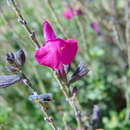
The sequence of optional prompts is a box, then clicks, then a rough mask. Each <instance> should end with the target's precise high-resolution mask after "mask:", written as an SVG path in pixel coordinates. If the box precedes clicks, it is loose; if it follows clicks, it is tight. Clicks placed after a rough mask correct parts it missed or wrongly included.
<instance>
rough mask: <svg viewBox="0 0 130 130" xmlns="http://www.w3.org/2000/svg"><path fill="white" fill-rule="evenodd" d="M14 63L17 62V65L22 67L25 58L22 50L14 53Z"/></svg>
mask: <svg viewBox="0 0 130 130" xmlns="http://www.w3.org/2000/svg"><path fill="white" fill-rule="evenodd" d="M16 61H17V64H19V65H20V66H23V65H24V63H25V61H26V56H25V53H24V51H23V49H20V50H18V51H17V52H16Z"/></svg>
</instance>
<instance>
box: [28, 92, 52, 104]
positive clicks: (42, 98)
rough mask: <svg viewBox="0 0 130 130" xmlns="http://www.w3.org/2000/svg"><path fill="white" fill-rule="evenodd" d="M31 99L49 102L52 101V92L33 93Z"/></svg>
mask: <svg viewBox="0 0 130 130" xmlns="http://www.w3.org/2000/svg"><path fill="white" fill-rule="evenodd" d="M29 100H31V101H32V102H49V101H52V100H53V99H52V94H50V93H46V94H39V95H38V94H33V95H30V96H29Z"/></svg>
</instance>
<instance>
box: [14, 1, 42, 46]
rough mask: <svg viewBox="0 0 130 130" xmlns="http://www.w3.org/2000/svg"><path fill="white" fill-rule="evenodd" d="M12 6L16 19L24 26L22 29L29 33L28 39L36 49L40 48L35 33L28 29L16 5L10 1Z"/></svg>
mask: <svg viewBox="0 0 130 130" xmlns="http://www.w3.org/2000/svg"><path fill="white" fill-rule="evenodd" d="M12 6H13V8H14V10H15V12H16V15H17V17H18V18H19V19H18V20H19V22H20V23H21V24H23V25H24V27H25V29H26V31H27V32H28V33H29V35H30V38H31V39H32V41H34V43H35V44H36V46H37V47H38V48H40V44H39V42H38V40H37V38H36V34H35V32H33V31H31V29H30V27H29V25H28V23H27V21H26V20H25V19H24V17H23V16H22V14H21V12H20V10H19V8H18V7H17V4H16V2H15V0H12Z"/></svg>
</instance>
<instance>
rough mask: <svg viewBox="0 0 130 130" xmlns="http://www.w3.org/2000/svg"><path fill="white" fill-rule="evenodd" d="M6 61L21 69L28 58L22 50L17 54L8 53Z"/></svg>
mask: <svg viewBox="0 0 130 130" xmlns="http://www.w3.org/2000/svg"><path fill="white" fill-rule="evenodd" d="M6 60H7V62H8V63H9V64H10V65H11V66H12V67H15V68H17V69H18V68H20V67H22V66H23V65H24V64H25V61H26V56H25V53H24V51H23V50H22V49H20V50H18V51H17V52H15V53H12V52H10V53H7V54H6Z"/></svg>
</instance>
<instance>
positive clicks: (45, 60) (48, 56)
mask: <svg viewBox="0 0 130 130" xmlns="http://www.w3.org/2000/svg"><path fill="white" fill-rule="evenodd" d="M34 57H35V60H36V61H37V62H38V63H39V64H40V65H43V66H48V67H50V68H53V69H58V68H59V67H60V66H61V60H60V59H61V56H60V55H59V53H58V51H57V50H54V48H52V47H51V46H50V43H47V44H45V45H44V46H43V47H41V48H40V49H38V50H36V52H35V55H34Z"/></svg>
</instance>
